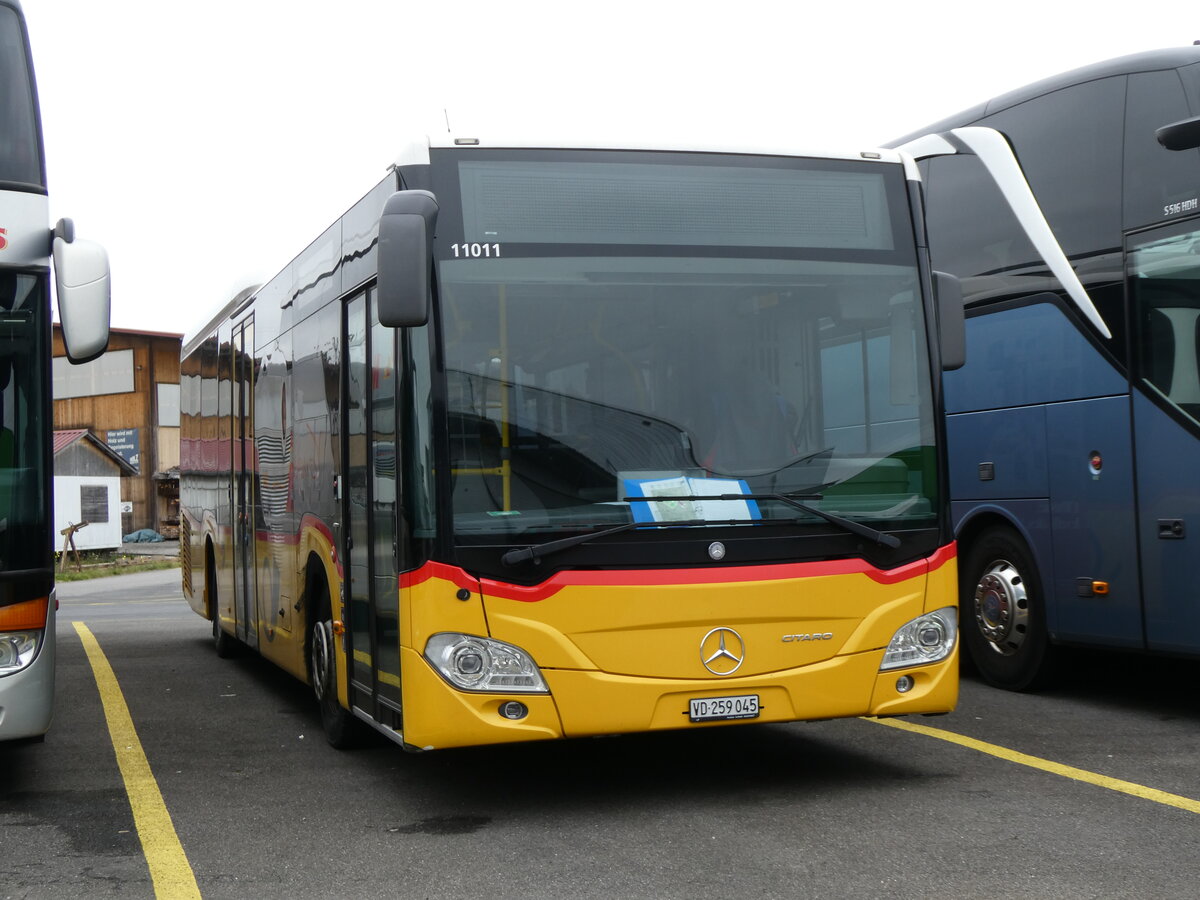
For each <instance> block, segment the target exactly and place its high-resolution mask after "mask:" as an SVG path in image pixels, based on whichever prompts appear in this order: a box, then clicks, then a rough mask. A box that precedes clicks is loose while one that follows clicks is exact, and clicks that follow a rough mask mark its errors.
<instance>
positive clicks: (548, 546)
mask: <svg viewBox="0 0 1200 900" xmlns="http://www.w3.org/2000/svg"><path fill="white" fill-rule="evenodd" d="M638 499H642V498H638ZM646 499H650V498H646ZM692 499H694V498H692ZM746 524H749V520H747V519H727V520H724V521H714V520H712V519H680V520H679V521H677V522H626V523H625V524H624V525H617V526H615V527H614V528H606V529H604V530H603V531H591V532H588V533H587V534H577V535H575V536H574V537H568V538H559V539H558V540H556V541H546V543H544V544H533V545H531V546H529V547H522V548H520V549H519V550H509V551H508V552H507V553H505V554H504V555H503V556H501V557H500V562H502V563H504V565H506V566H515V565H516V564H517V563H522V562H527V561H530V560H532V561H533V562H537V561H538V560H539V559H541V558H542V557H543V556H549V555H550V554H552V553H557V552H558V551H560V550H567V549H569V548H571V547H576V546H578V545H579V544H586V543H587V542H588V541H593V540H595V539H596V538H601V537H604V536H606V535H609V534H620V533H621V532H622V531H633V530H634V529H635V528H698V527H700V526H701V525H746Z"/></svg>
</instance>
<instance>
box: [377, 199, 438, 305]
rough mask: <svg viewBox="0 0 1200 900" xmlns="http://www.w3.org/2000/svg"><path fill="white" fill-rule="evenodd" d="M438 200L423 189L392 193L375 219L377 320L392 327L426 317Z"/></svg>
mask: <svg viewBox="0 0 1200 900" xmlns="http://www.w3.org/2000/svg"><path fill="white" fill-rule="evenodd" d="M437 214H438V204H437V198H436V197H434V196H433V194H431V193H429V192H428V191H397V192H396V193H395V194H392V196H390V197H388V199H387V202H386V203H384V205H383V214H382V215H381V216H380V217H379V288H378V291H379V293H378V301H377V302H378V304H379V321H380V323H381V324H383V325H387V326H390V327H392V328H406V327H410V326H418V325H424V324H425V322H426V321H428V319H429V286H430V283H431V281H432V277H431V276H432V272H433V256H432V245H433V231H434V226H435V225H436V224H437Z"/></svg>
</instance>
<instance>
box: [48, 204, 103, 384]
mask: <svg viewBox="0 0 1200 900" xmlns="http://www.w3.org/2000/svg"><path fill="white" fill-rule="evenodd" d="M54 280H55V283H56V285H57V293H58V317H59V319H60V320H61V321H62V334H63V344H64V345H65V346H66V350H67V358H68V359H69V360H70V361H71V362H73V363H85V362H90V361H91V360H93V359H95V358H96V357H97V356H99V355H100V354H101V353H103V352H104V351H105V350H106V349H108V323H109V315H110V309H111V305H112V294H111V287H110V281H109V269H108V254H107V253H106V252H105V251H104V248H103V247H101V246H100V245H99V244H97V243H94V242H93V241H81V240H78V239H76V237H75V227H74V225H73V224H72V223H71V220H70V219H61V220H60V221H59V223H58V225H56V226H55V228H54Z"/></svg>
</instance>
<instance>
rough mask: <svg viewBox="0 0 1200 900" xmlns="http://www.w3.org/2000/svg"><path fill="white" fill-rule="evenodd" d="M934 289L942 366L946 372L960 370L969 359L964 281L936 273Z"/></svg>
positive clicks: (942, 273)
mask: <svg viewBox="0 0 1200 900" xmlns="http://www.w3.org/2000/svg"><path fill="white" fill-rule="evenodd" d="M933 292H934V296H936V297H937V310H938V336H939V342H940V343H941V348H942V369H943V370H944V371H946V372H949V371H952V370H953V369H961V368H962V367H963V364H964V363H965V362H966V361H967V322H966V313H965V312H964V311H963V294H962V282H960V281H959V280H958V279H957V278H955V277H954V276H953V275H950V274H948V273H946V272H934V273H933Z"/></svg>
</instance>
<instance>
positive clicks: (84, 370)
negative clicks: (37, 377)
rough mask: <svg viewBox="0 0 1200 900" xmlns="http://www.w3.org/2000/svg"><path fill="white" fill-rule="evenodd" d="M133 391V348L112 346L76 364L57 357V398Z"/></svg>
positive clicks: (55, 364) (63, 398) (55, 374)
mask: <svg viewBox="0 0 1200 900" xmlns="http://www.w3.org/2000/svg"><path fill="white" fill-rule="evenodd" d="M132 392H133V351H132V350H110V351H109V352H108V353H105V354H104V355H102V356H100V357H99V358H98V359H94V360H92V361H91V362H89V363H83V364H82V365H78V366H73V365H71V363H70V362H69V361H68V360H67V358H66V357H65V356H56V357H54V399H56V400H66V399H68V398H70V397H99V396H102V395H104V394H129V393H132Z"/></svg>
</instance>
